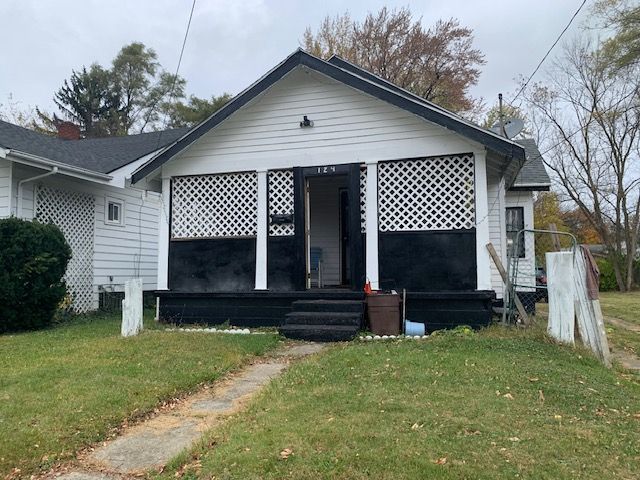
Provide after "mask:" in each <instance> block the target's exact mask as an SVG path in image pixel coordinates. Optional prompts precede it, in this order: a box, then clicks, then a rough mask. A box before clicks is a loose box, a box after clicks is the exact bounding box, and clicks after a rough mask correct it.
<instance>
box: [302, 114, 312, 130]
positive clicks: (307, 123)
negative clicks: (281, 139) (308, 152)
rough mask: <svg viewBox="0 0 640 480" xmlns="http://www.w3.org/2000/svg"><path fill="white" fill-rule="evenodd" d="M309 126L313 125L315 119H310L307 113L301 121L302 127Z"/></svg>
mask: <svg viewBox="0 0 640 480" xmlns="http://www.w3.org/2000/svg"><path fill="white" fill-rule="evenodd" d="M308 127H313V120H309V118H308V117H307V116H306V115H305V116H303V117H302V121H301V122H300V128H308Z"/></svg>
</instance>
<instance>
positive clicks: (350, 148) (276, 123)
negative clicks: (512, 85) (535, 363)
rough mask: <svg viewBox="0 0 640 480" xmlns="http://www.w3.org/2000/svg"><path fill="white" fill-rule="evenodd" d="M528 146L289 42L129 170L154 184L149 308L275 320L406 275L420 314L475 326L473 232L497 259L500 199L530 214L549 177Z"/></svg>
mask: <svg viewBox="0 0 640 480" xmlns="http://www.w3.org/2000/svg"><path fill="white" fill-rule="evenodd" d="M530 147H531V145H530V142H528V141H525V142H524V144H522V145H521V144H520V143H518V142H517V141H513V140H509V139H507V138H504V137H502V136H500V135H498V134H496V133H495V132H492V131H489V130H486V129H483V128H481V127H479V126H477V125H475V124H473V123H471V122H468V121H466V120H464V119H463V118H461V117H460V116H458V115H456V114H454V113H452V112H449V111H447V110H445V109H443V108H441V107H439V106H437V105H434V104H432V103H430V102H427V101H425V100H424V99H421V98H419V97H416V96H415V95H413V94H411V93H410V92H407V91H405V90H403V89H401V88H399V87H397V86H395V85H393V84H391V83H389V82H387V81H385V80H383V79H381V78H379V77H376V76H375V75H372V74H371V73H369V72H366V71H365V70H363V69H361V68H359V67H357V66H355V65H352V64H350V63H349V62H346V61H344V60H342V59H340V58H338V57H333V58H331V59H330V60H329V61H323V60H321V59H319V58H316V57H314V56H312V55H309V54H308V53H306V52H304V51H301V50H298V51H296V52H294V53H293V54H292V55H290V56H289V57H287V58H286V59H285V60H284V61H282V62H281V63H280V64H279V65H277V66H276V67H274V68H273V69H272V70H271V71H269V72H267V73H266V74H265V75H264V76H263V77H262V78H260V79H259V80H258V81H257V82H256V83H254V84H253V85H251V86H250V87H248V88H247V89H246V90H244V91H243V92H241V93H240V94H239V95H238V96H236V97H235V98H234V99H233V100H232V101H231V102H229V103H228V104H227V105H225V106H224V107H223V108H221V109H220V110H219V111H218V112H216V113H215V114H214V115H213V116H212V117H210V118H209V119H207V120H206V121H205V122H203V123H201V124H200V125H198V126H197V127H195V128H194V129H192V130H191V131H190V132H189V133H188V134H186V135H184V136H183V137H181V138H180V139H178V140H176V141H175V142H174V143H173V144H170V145H168V146H167V147H166V148H165V149H163V150H162V151H161V152H159V153H157V154H154V155H153V156H152V158H151V159H150V160H149V161H148V162H147V163H145V164H144V165H143V166H141V167H140V168H139V169H137V170H136V171H135V172H134V173H133V175H132V181H133V182H134V184H137V182H154V183H153V185H156V186H157V185H160V182H161V189H158V191H159V192H161V193H162V195H163V198H164V201H163V209H164V213H163V214H162V215H161V216H160V222H161V225H160V229H159V239H158V242H159V257H158V262H159V263H158V289H159V297H160V303H159V305H160V310H159V311H160V318H161V319H163V320H170V321H177V322H192V321H201V322H210V323H216V322H222V321H225V320H231V321H232V322H234V323H236V324H246V325H265V324H276V325H279V324H280V323H281V322H282V320H283V318H284V316H285V314H286V313H287V312H291V309H292V308H294V309H295V308H296V307H299V306H300V303H299V301H300V300H302V301H305V302H308V301H317V300H318V299H323V301H326V300H331V301H346V300H349V299H351V300H353V299H356V300H359V299H361V298H362V288H363V285H364V284H365V282H370V283H371V285H372V286H373V288H374V289H378V288H380V289H390V288H394V289H397V290H401V289H402V288H406V289H407V291H408V302H407V308H408V314H407V315H408V318H411V319H412V320H413V321H422V322H425V323H426V324H427V325H429V328H434V327H440V328H442V327H443V326H453V325H457V324H473V325H480V324H483V323H484V324H486V323H487V322H488V321H489V319H490V317H491V308H490V305H491V302H492V301H493V300H495V298H496V297H497V298H501V297H502V281H501V279H500V277H499V275H498V272H497V269H496V268H495V266H494V265H493V264H492V262H491V260H490V257H489V254H488V252H487V249H486V244H487V243H488V242H489V241H491V242H492V243H493V244H494V245H495V247H496V249H497V251H498V252H499V253H500V255H501V256H502V258H503V260H504V261H505V263H506V255H507V238H508V233H507V229H506V216H507V213H509V215H510V217H515V218H516V219H522V220H523V222H524V223H523V225H524V226H529V225H532V216H531V215H532V212H533V209H532V205H533V203H532V191H533V190H539V189H548V186H549V181H548V177H547V176H546V172H544V166H543V165H542V161H541V158H540V157H539V155H536V154H535V153H531V152H532V149H531V148H530ZM527 154H528V155H527ZM523 165H524V166H525V168H523ZM540 169H541V170H540ZM530 171H535V172H537V173H543V174H544V175H543V176H544V178H542V176H541V177H540V178H537V177H536V178H528V173H530ZM510 208H516V209H518V210H507V209H510ZM520 208H522V210H520ZM520 213H522V215H520ZM320 272H322V273H323V275H320ZM321 277H322V278H321ZM318 287H325V288H318ZM296 302H298V303H296ZM321 305H325V306H326V305H329V304H321ZM308 308H311V307H308ZM313 308H320V307H318V306H317V305H316V306H315V307H313ZM326 308H327V309H329V308H333V307H329V306H327V307H326ZM341 308H342V307H341ZM344 308H345V309H346V308H351V307H349V305H347V304H345V306H344ZM334 312H335V310H334ZM302 313H305V312H302ZM306 313H309V312H306ZM323 313H326V314H327V315H329V316H330V315H331V314H330V312H323ZM343 313H345V315H344V317H345V318H349V315H348V314H347V313H346V310H345V312H343ZM287 318H288V320H290V319H291V317H290V316H289V317H287ZM312 319H313V321H315V317H314V316H313V315H308V314H307V315H302V314H301V315H299V316H298V320H299V322H300V323H299V324H296V325H290V326H291V327H292V328H291V329H290V330H291V331H290V332H289V333H291V332H292V331H293V330H295V329H298V330H300V331H301V330H302V329H303V327H307V326H308V325H306V324H303V320H304V322H311V321H312ZM326 320H327V324H326V325H319V326H318V325H313V329H315V330H316V331H319V330H321V329H324V330H326V331H328V330H331V328H332V327H337V328H335V329H334V330H336V332H337V330H338V329H340V328H341V327H344V331H346V330H347V326H348V325H338V324H337V323H336V322H335V319H333V318H327V319H326ZM293 327H295V328H293ZM320 327H321V328H320ZM354 327H355V326H354ZM349 331H350V332H351V333H350V334H353V329H350V330H349ZM284 332H285V333H286V332H287V330H286V328H285V330H284ZM336 332H334V333H336ZM337 336H339V335H338V333H336V336H334V337H333V338H337ZM346 337H348V335H345V336H344V337H341V338H346ZM307 338H312V337H311V336H309V337H307Z"/></svg>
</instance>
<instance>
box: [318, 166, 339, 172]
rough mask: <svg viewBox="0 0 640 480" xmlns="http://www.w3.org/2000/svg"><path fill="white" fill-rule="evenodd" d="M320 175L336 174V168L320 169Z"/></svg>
mask: <svg viewBox="0 0 640 480" xmlns="http://www.w3.org/2000/svg"><path fill="white" fill-rule="evenodd" d="M318 173H336V167H335V166H331V167H318Z"/></svg>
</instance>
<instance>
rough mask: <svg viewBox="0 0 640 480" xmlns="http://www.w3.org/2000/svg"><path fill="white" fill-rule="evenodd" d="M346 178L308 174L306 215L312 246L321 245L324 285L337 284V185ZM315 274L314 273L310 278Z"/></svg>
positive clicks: (341, 183)
mask: <svg viewBox="0 0 640 480" xmlns="http://www.w3.org/2000/svg"><path fill="white" fill-rule="evenodd" d="M346 186H347V185H346V180H342V179H340V180H339V179H337V178H335V177H334V178H311V179H310V182H309V216H310V229H309V235H310V240H311V241H310V243H311V247H319V248H322V279H323V283H324V286H325V287H326V286H332V285H340V193H339V192H340V188H346ZM316 280H317V279H316V276H315V273H314V274H313V281H314V282H315V281H316Z"/></svg>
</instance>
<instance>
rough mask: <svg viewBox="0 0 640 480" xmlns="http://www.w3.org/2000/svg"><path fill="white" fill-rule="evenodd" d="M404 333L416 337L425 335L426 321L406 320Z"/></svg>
mask: <svg viewBox="0 0 640 480" xmlns="http://www.w3.org/2000/svg"><path fill="white" fill-rule="evenodd" d="M404 334H405V335H410V336H412V337H415V336H416V335H420V336H422V335H424V323H420V322H412V321H410V320H405V321H404Z"/></svg>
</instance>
